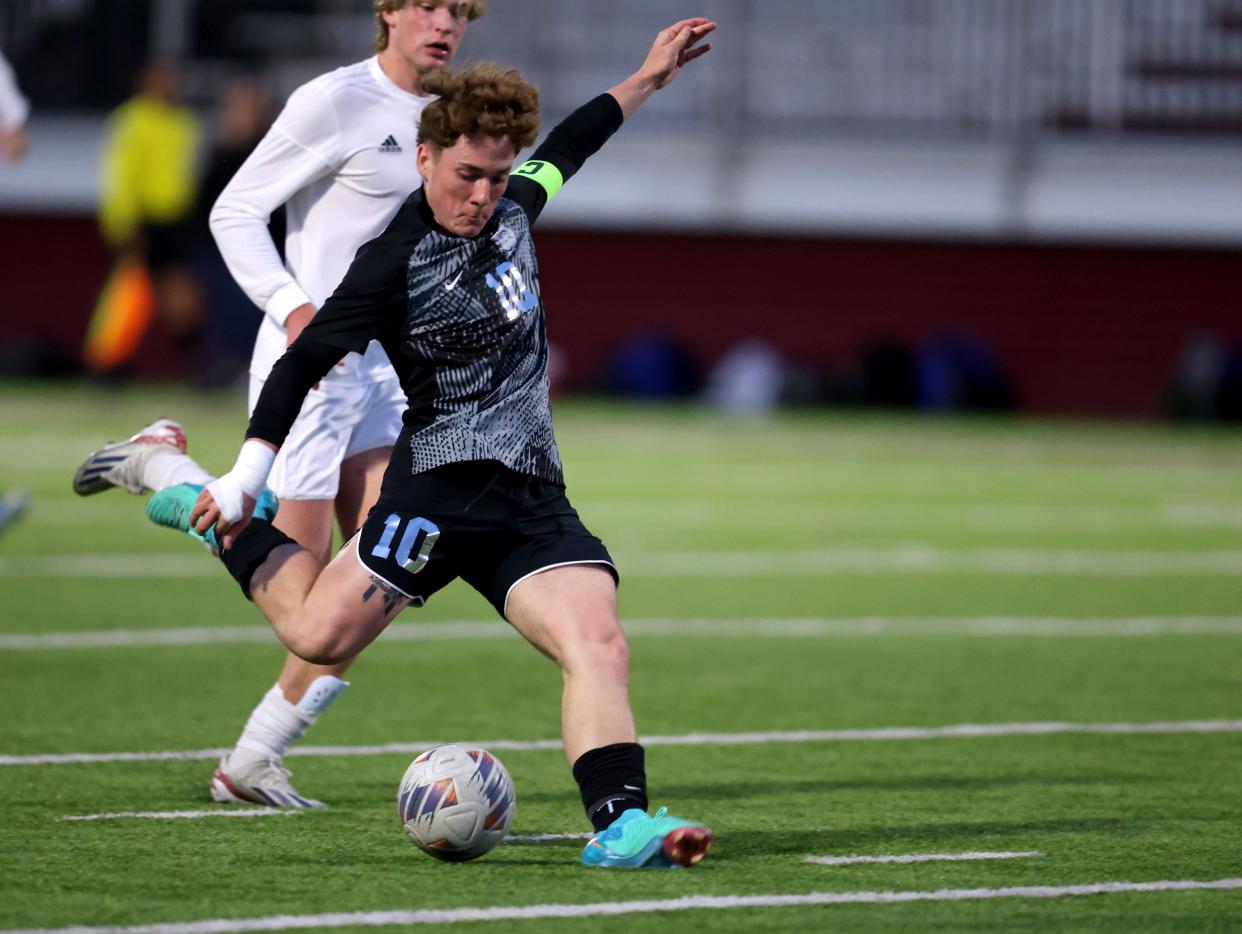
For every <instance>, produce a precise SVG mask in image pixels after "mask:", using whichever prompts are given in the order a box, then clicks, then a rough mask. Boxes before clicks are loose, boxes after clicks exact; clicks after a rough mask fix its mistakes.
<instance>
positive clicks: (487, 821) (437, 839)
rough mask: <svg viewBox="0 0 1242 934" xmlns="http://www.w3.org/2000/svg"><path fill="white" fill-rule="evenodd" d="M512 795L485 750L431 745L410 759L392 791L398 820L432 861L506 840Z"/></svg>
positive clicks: (472, 854) (457, 858)
mask: <svg viewBox="0 0 1242 934" xmlns="http://www.w3.org/2000/svg"><path fill="white" fill-rule="evenodd" d="M516 808H517V798H516V797H515V795H514V793H513V779H511V778H510V777H509V773H508V771H507V770H506V769H505V767H504V766H503V765H501V763H500V760H499V759H497V758H496V757H495V756H493V755H492V754H491V753H490V752H488V751H487V750H486V749H479V748H478V747H472V746H455V745H449V746H436V747H434V748H432V749H428V750H427V751H426V752H424V753H423V754H422V755H420V756H419V757H418V758H417V759H415V760H414V761H413V762H411V763H410V767H409V768H408V769H406V770H405V775H404V777H402V779H401V787H400V789H398V791H397V818H398V819H399V820H400V821H401V826H402V827H404V828H405V832H406V833H407V834H409V835H410V839H411V840H413V841H414V843H415V845H416V846H417V847H418V848H419V849H420V850H422V851H423V852H424V853H429V854H431V855H432V856H434V857H435V858H436V859H443V860H447V861H449V862H461V861H463V860H467V859H475V858H476V857H479V856H482V855H483V854H484V853H487V852H489V851H490V850H492V849H493V848H494V847H495V846H496V844H498V843H499V842H500V841H501V840H503V839H504V838H505V834H506V833H508V831H509V825H510V824H512V823H513V813H514V811H515V810H516Z"/></svg>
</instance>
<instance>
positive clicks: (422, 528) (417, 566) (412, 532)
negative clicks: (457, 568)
mask: <svg viewBox="0 0 1242 934" xmlns="http://www.w3.org/2000/svg"><path fill="white" fill-rule="evenodd" d="M401 522H402V519H401V516H399V515H397V514H396V513H395V512H394V513H393V514H392V515H390V516H389V517H388V518H387V520H385V522H384V534H383V535H381V536H380V540H379V544H377V545H376V546H375V547H374V548H373V549H371V554H372V555H373V556H374V557H376V558H380V559H381V560H387V559H388V557H389V556H390V555H392V554H393V552H392V541H393V539H394V538H396V537H397V532H398V531H399V530H400V528H401ZM439 537H440V529H439V528H438V527H437V526H436V524H435V523H434V522H428V521H427V520H426V519H419V518H415V519H411V520H410V521H409V524H408V525H406V527H405V533H404V534H403V535H402V536H401V541H400V542H399V543H398V545H397V553H396V555H395V556H394V560H395V561H396V562H397V564H399V565H401V567H403V568H405V569H406V570H407V571H409V572H410V573H411V574H417V573H418V572H419V571H421V570H422V569H423V568H424V567H426V566H427V559H429V558H430V557H431V549H432V548H434V547H435V546H436V540H437V539H439ZM411 555H413V557H411Z"/></svg>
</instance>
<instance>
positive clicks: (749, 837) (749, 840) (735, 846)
mask: <svg viewBox="0 0 1242 934" xmlns="http://www.w3.org/2000/svg"><path fill="white" fill-rule="evenodd" d="M1133 826H1134V824H1133V823H1131V822H1128V821H1124V820H1121V819H1119V818H1064V819H1059V820H1039V821H956V822H945V823H934V822H928V823H925V824H905V825H898V826H892V827H888V826H882V825H881V826H875V825H872V826H868V827H820V828H817V829H807V830H747V831H739V832H734V833H730V832H729V831H728V830H727V828H726V829H724V830H723V832H721V833H720V834H719V839H720V844H721V846H720V848H721V849H722V850H725V851H732V852H735V853H745V854H746V855H755V854H785V853H799V854H804V853H816V852H822V851H824V848H825V846H827V847H830V848H831V850H832V851H833V852H844V851H846V850H853V849H863V848H872V847H876V846H878V845H879V844H883V843H889V842H893V843H899V842H900V843H905V842H908V841H926V842H925V843H924V844H923V845H927V846H933V847H936V848H940V847H943V846H944V845H945V844H944V841H946V840H958V839H961V838H964V837H965V838H971V837H976V838H977V837H986V838H992V839H995V840H1002V839H1003V840H1010V841H1012V840H1014V839H1015V838H1022V837H1026V838H1028V839H1029V838H1030V837H1031V836H1032V835H1036V834H1041V835H1042V834H1059V833H1073V834H1080V833H1090V834H1100V833H1105V834H1115V833H1124V832H1126V831H1128V830H1130V829H1132V827H1133ZM1024 845H1025V843H1024Z"/></svg>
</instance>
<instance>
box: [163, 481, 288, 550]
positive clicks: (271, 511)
mask: <svg viewBox="0 0 1242 934" xmlns="http://www.w3.org/2000/svg"><path fill="white" fill-rule="evenodd" d="M202 492H203V488H202V487H201V486H199V485H198V484H197V483H178V484H176V485H175V486H170V487H165V488H164V489H162V490H160V491H159V492H158V493H156V494H155V495H154V496H152V497H151V498H150V499H149V500H147V518H148V519H150V520H151V521H152V522H154V523H155V524H156V525H162V526H164V527H165V528H168V529H177V530H178V531H181V532H185V533H186V534H187V535H189V536H190V538H192V539H194V540H195V541H196V542H202V543H203V544H204V545H206V546H207V547H208V548H210V549H211V551H212V553H213V554H217V555H218V554H219V553H220V539H219V537H218V536H217V535H216V530H215V529H208V531H207V534H206V535H199V534H198V532H196V531H195V530H194V527H193V526H191V525H190V514H191V513H192V512H193V511H194V504H195V503H196V502H198V495H199V494H200V493H202ZM279 508H280V500H278V499H277V498H276V494H275V493H273V492H272V491H271V490H269V489H266V488H265V489H264V490H263V492H262V493H261V494H260V495H259V501H258V502H257V503H255V506H254V518H256V519H264V520H266V521H268V522H271V521H272V519H273V518H274V517H275V515H276V511H277V510H278V509H279Z"/></svg>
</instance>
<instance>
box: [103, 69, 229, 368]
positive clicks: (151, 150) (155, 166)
mask: <svg viewBox="0 0 1242 934" xmlns="http://www.w3.org/2000/svg"><path fill="white" fill-rule="evenodd" d="M178 85H179V80H178V75H177V72H176V69H175V68H174V66H173V65H172V63H171V62H168V61H164V60H157V61H155V62H153V63H152V64H150V65H148V66H147V67H146V68H145V69H144V70H143V72H142V73H141V75H140V76H139V79H138V89H137V93H136V94H135V95H134V96H133V97H132V98H130V99H129V100H128V101H126V102H125V103H123V104H121V105H120V106H119V107H117V109H116V110H114V111H113V112H112V114H111V115H110V117H109V120H108V131H107V138H106V140H105V142H104V148H103V179H102V185H101V197H100V205H99V221H100V227H101V228H102V231H103V235H104V238H105V239H106V240H107V241H108V244H109V245H110V246H111V247H112V248H113V250H114V251H115V252H116V254H117V257H118V271H121V270H131V271H132V270H133V269H134V268H136V267H137V266H138V265H142V266H145V269H146V271H147V272H149V275H150V291H151V296H152V299H153V303H154V311H155V314H157V315H158V316H159V318H160V320H161V321H162V322H163V324H164V326H165V327H166V328H167V330H168V331H169V333H170V335H171V336H172V338H173V339H174V340H175V341H176V342H177V343H178V345H179V346H181V347H182V348H183V349H184V350H186V351H187V352H193V351H195V350H197V348H196V347H195V345H196V344H197V343H198V342H199V339H200V337H201V334H202V331H203V320H202V319H203V304H204V303H203V297H202V286H201V284H200V283H199V281H198V277H197V276H196V275H195V274H194V272H193V270H192V267H191V261H192V258H193V254H194V250H195V245H196V243H197V241H198V240H199V232H198V231H197V230H195V229H194V225H193V219H194V207H195V198H196V194H197V187H198V150H199V143H200V140H201V136H202V133H201V130H200V127H199V122H198V118H197V117H196V116H195V114H194V112H193V111H192V110H191V109H190V108H188V107H186V106H184V105H182V104H180V103H178V101H177V97H178ZM129 313H130V312H129V311H124V310H122V311H120V312H116V314H120V315H121V316H122V317H123V316H124V315H126V314H129ZM135 314H136V315H137V317H138V318H141V317H142V313H141V311H138V312H135ZM129 329H130V330H131V331H132V330H135V329H137V330H139V331H141V330H145V327H144V326H143V322H142V321H137V320H136V321H131V322H129ZM138 342H140V335H139V337H138V338H136V339H135V340H132V341H130V342H129V345H128V352H129V353H131V354H132V352H133V351H134V350H136V349H137V343H138ZM88 344H89V338H88ZM123 356H125V351H124V350H123V349H121V350H113V352H112V353H110V354H109V353H105V354H103V356H102V357H101V358H100V359H99V360H96V361H94V362H95V364H96V368H97V369H103V370H113V369H117V368H119V367H120V366H123V365H124V363H126V362H127V360H125V359H116V358H117V357H123ZM187 362H188V363H189V364H190V367H191V369H196V368H197V367H196V361H193V360H191V361H187Z"/></svg>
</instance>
